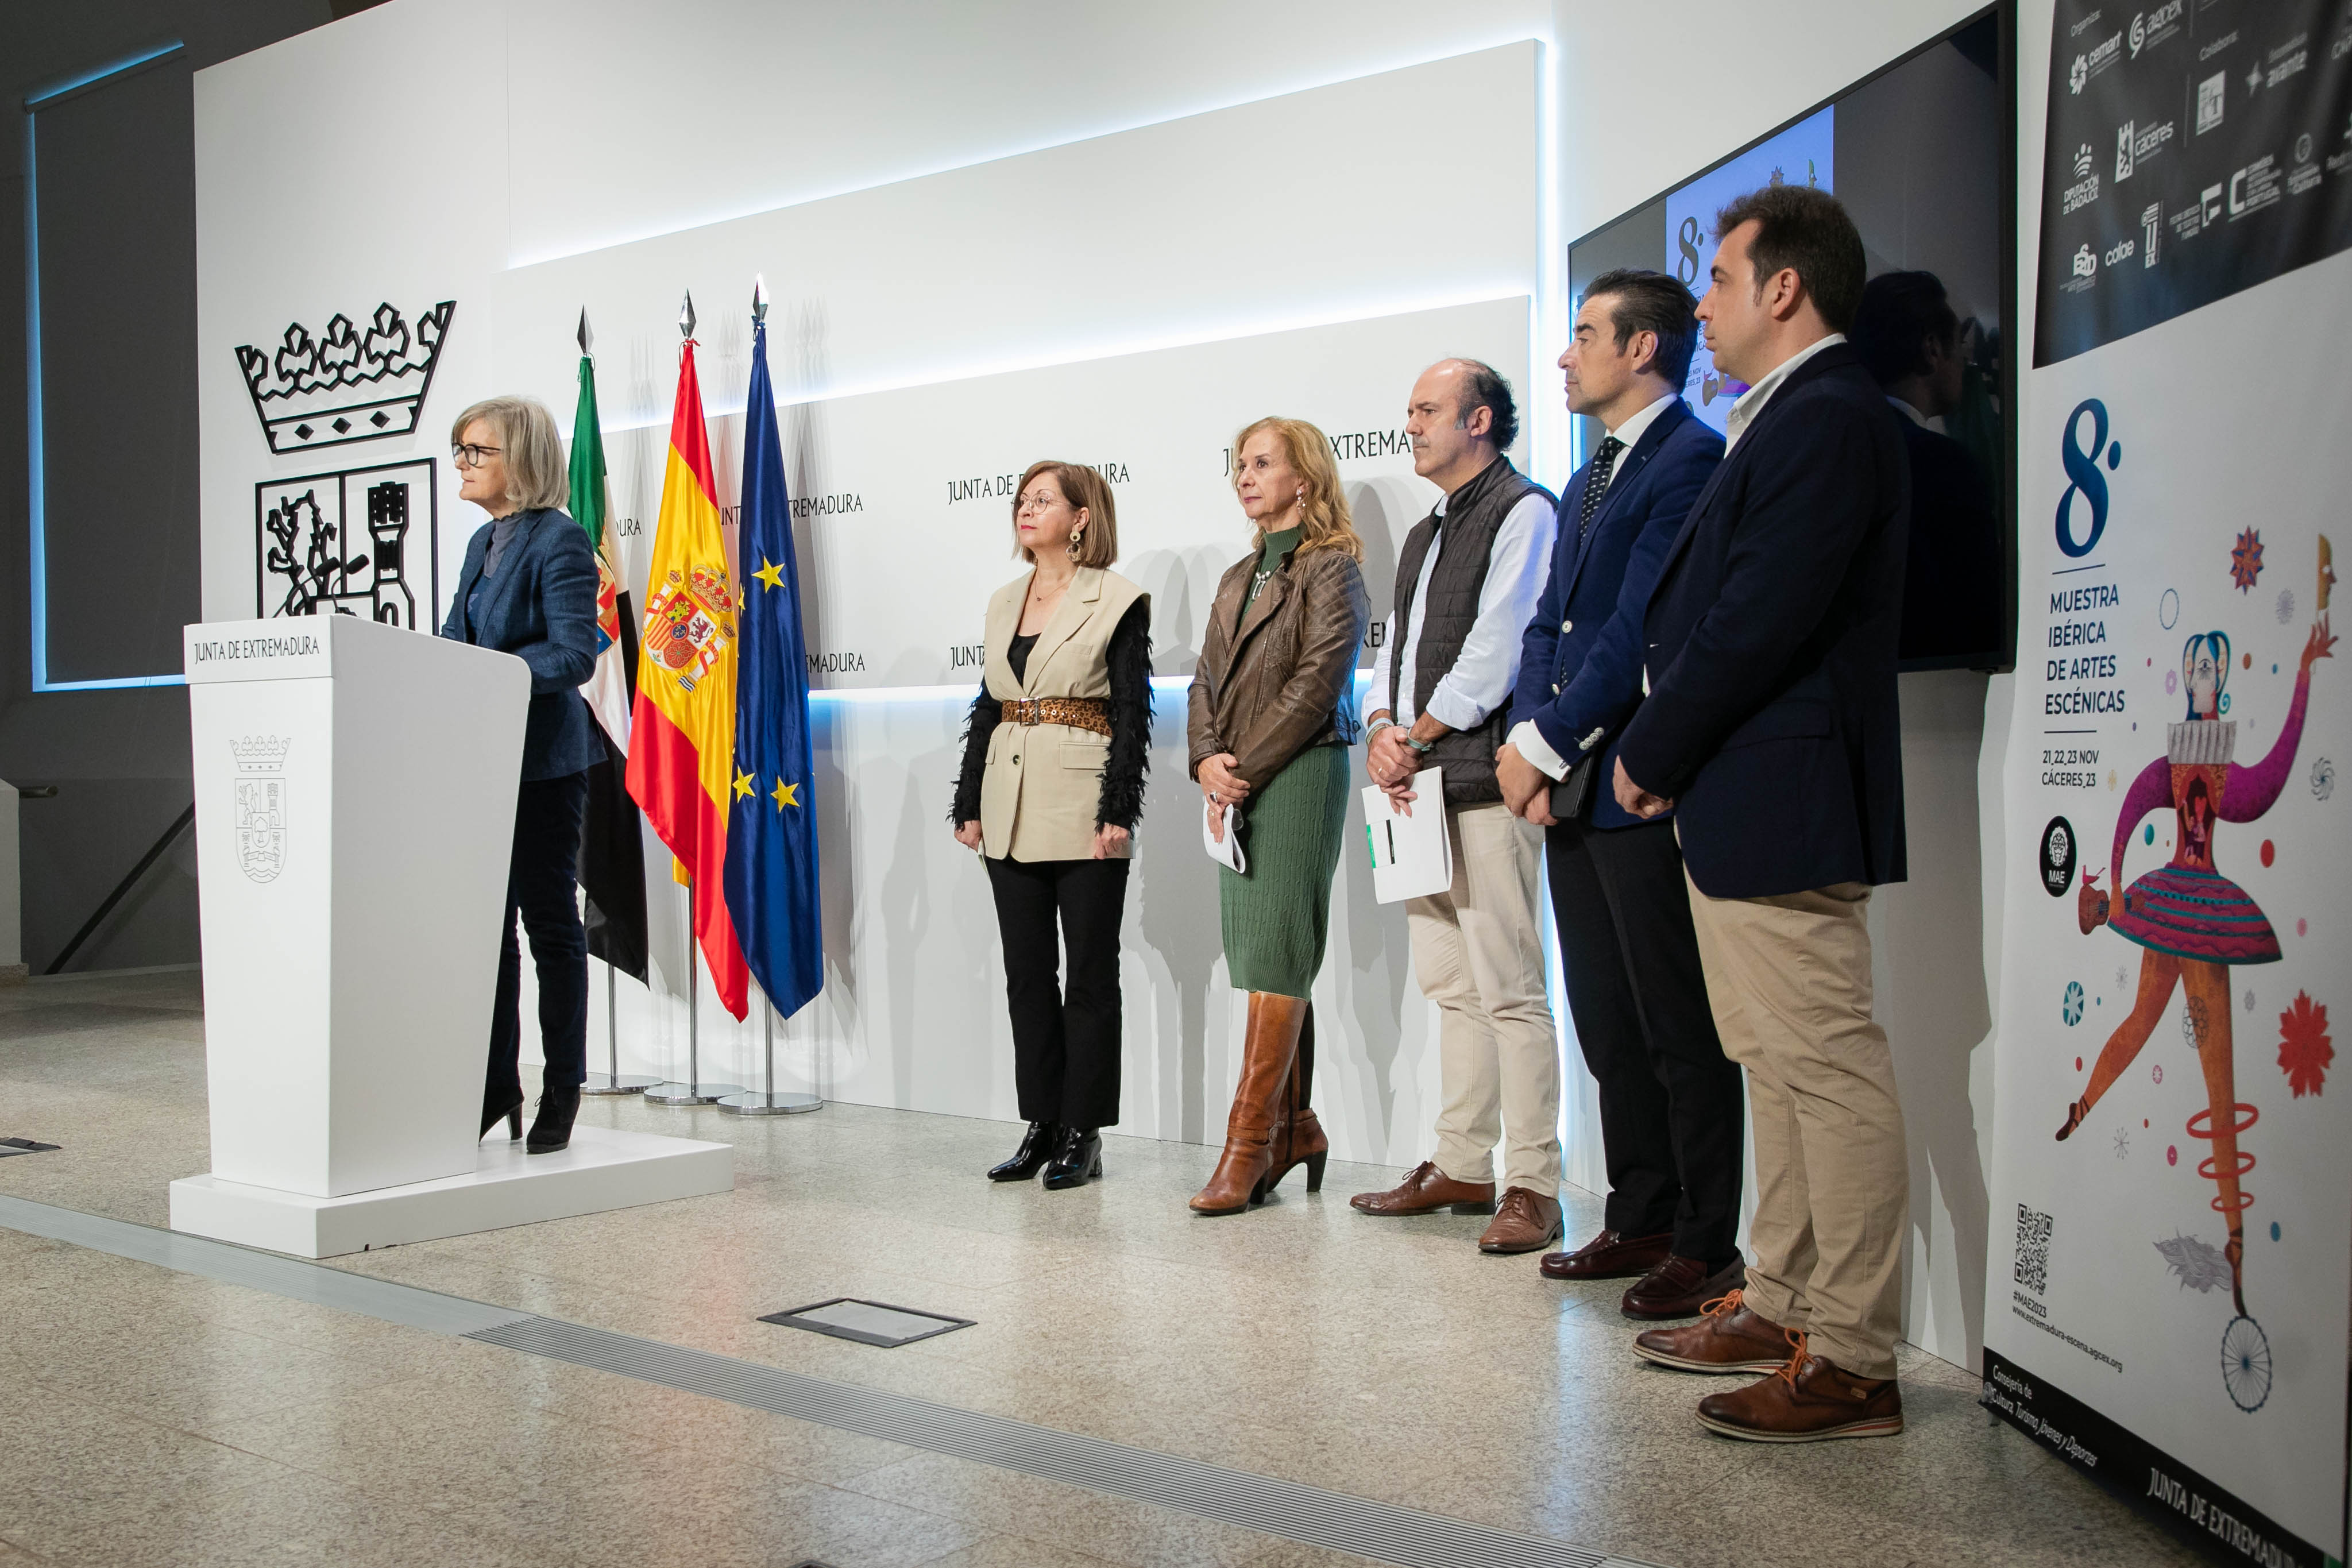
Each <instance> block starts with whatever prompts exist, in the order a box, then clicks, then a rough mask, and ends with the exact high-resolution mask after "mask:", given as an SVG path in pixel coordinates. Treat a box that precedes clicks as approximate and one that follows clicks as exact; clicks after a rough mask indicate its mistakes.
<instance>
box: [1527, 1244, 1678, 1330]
mask: <svg viewBox="0 0 2352 1568" xmlns="http://www.w3.org/2000/svg"><path fill="white" fill-rule="evenodd" d="M1674 1242H1675V1238H1674V1236H1673V1234H1672V1233H1671V1232H1668V1233H1666V1234H1664V1235H1660V1236H1627V1235H1626V1234H1625V1233H1624V1232H1622V1231H1617V1230H1604V1231H1602V1232H1601V1234H1600V1235H1599V1236H1596V1237H1593V1238H1592V1239H1591V1241H1588V1242H1586V1243H1585V1244H1584V1245H1583V1246H1582V1247H1578V1248H1577V1249H1576V1250H1575V1251H1574V1252H1547V1253H1545V1254H1544V1256H1543V1261H1542V1262H1541V1263H1538V1265H1536V1267H1537V1268H1540V1269H1542V1270H1543V1276H1544V1278H1545V1279H1640V1278H1641V1277H1642V1276H1643V1275H1644V1274H1647V1273H1649V1272H1650V1271H1651V1270H1652V1269H1654V1268H1657V1266H1658V1265H1659V1264H1661V1263H1664V1261H1665V1260H1666V1258H1667V1255H1668V1254H1669V1253H1671V1252H1672V1251H1673V1250H1674ZM1718 1294H1720V1292H1718ZM1692 1310H1694V1311H1696V1310H1697V1309H1696V1308H1694V1309H1692Z"/></svg>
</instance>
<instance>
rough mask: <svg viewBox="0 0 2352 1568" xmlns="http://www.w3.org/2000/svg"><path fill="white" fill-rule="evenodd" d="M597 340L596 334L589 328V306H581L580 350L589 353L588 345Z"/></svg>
mask: <svg viewBox="0 0 2352 1568" xmlns="http://www.w3.org/2000/svg"><path fill="white" fill-rule="evenodd" d="M595 341H596V334H595V333H593V332H592V331H589V330H588V307H587V306H585V305H583V306H581V307H580V352H581V353H583V354H585V353H588V345H589V344H591V343H593V342H595Z"/></svg>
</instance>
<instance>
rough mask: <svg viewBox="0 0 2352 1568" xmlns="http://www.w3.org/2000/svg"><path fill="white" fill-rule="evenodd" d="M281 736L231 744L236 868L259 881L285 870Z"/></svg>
mask: <svg viewBox="0 0 2352 1568" xmlns="http://www.w3.org/2000/svg"><path fill="white" fill-rule="evenodd" d="M293 743H294V742H292V741H291V740H289V739H287V738H285V737H283V736H278V735H240V736H238V737H237V738H236V740H233V741H231V742H229V743H228V749H229V754H230V756H231V757H232V758H233V759H234V760H235V761H236V863H237V864H238V865H239V866H240V867H242V868H244V870H245V874H246V875H247V877H249V878H251V879H253V880H254V881H257V882H274V881H276V880H278V873H279V872H280V871H283V870H284V869H285V868H286V753H287V752H288V751H289V749H291V748H292V746H293Z"/></svg>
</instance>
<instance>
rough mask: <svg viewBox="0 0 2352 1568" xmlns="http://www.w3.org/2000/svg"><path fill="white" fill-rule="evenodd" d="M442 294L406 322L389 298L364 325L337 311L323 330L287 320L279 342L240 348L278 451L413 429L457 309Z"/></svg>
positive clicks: (242, 366) (258, 411)
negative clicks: (363, 327) (272, 346)
mask: <svg viewBox="0 0 2352 1568" xmlns="http://www.w3.org/2000/svg"><path fill="white" fill-rule="evenodd" d="M456 312H457V301H456V300H442V301H441V302H440V303H439V304H437V305H436V306H434V307H433V308H432V309H431V310H426V311H425V312H423V313H422V314H421V315H419V316H418V317H417V319H416V325H415V328H414V329H413V330H412V329H411V328H410V326H409V324H408V321H406V319H405V318H404V317H403V316H402V315H401V313H400V311H399V310H397V309H395V308H394V306H393V305H392V304H391V303H390V302H389V301H387V302H386V303H384V304H381V305H378V306H377V307H376V308H375V314H374V316H373V317H372V318H371V319H370V321H369V323H368V326H367V329H366V330H365V331H362V330H360V329H359V328H358V327H356V326H354V325H353V324H352V319H351V318H350V317H349V316H345V315H341V314H338V315H336V316H335V318H334V319H333V320H331V321H329V322H328V323H327V325H326V330H325V331H321V332H320V334H319V335H318V336H317V337H315V338H314V337H312V336H311V335H310V329H308V328H307V327H305V326H303V325H302V323H301V322H299V321H293V322H289V323H288V325H287V328H286V335H285V337H284V339H283V340H282V341H281V342H279V344H278V347H277V348H275V349H257V348H255V347H253V346H252V345H251V344H249V343H248V344H244V345H241V346H239V348H238V349H237V351H236V363H237V368H238V370H239V371H241V372H242V373H243V374H244V375H245V387H246V391H247V393H249V394H250V395H252V398H253V412H254V415H255V416H256V417H257V418H258V419H259V420H260V421H261V433H262V435H263V436H264V437H267V438H268V442H269V449H270V450H271V451H273V452H278V453H286V452H304V451H309V450H310V449H311V448H312V447H340V446H342V445H344V444H345V443H346V442H351V441H376V440H385V439H389V438H391V437H395V436H407V435H413V434H414V433H415V430H416V421H417V417H418V416H419V415H420V414H421V413H422V412H423V410H424V407H425V394H426V393H427V392H429V391H431V390H432V386H433V369H434V366H435V365H436V364H438V363H440V359H441V345H442V343H443V342H445V341H446V338H447V335H448V331H449V318H450V317H451V316H452V315H454V314H455V313H456Z"/></svg>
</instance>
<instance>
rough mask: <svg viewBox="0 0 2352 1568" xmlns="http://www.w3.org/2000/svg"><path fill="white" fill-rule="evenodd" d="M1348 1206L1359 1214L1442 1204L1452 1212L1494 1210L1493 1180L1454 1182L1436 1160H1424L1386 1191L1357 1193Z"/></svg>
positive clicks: (1430, 1209) (1429, 1209)
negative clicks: (1440, 1168)
mask: <svg viewBox="0 0 2352 1568" xmlns="http://www.w3.org/2000/svg"><path fill="white" fill-rule="evenodd" d="M1348 1206H1349V1208H1351V1209H1354V1210H1355V1211H1356V1212H1357V1213H1358V1214H1377V1215H1405V1214H1435V1213H1436V1212H1437V1211H1438V1210H1439V1209H1442V1208H1451V1209H1452V1210H1453V1211H1454V1213H1455V1214H1493V1213H1494V1212H1495V1184H1494V1183H1492V1182H1457V1181H1455V1180H1454V1178H1453V1177H1451V1176H1449V1175H1447V1174H1446V1173H1444V1172H1443V1171H1441V1170H1439V1169H1438V1168H1437V1162H1436V1161H1434V1160H1423V1162H1422V1163H1420V1164H1418V1165H1415V1166H1414V1167H1413V1168H1412V1173H1411V1174H1410V1175H1408V1176H1406V1177H1405V1179H1404V1180H1403V1181H1402V1182H1399V1183H1398V1184H1396V1185H1395V1186H1393V1187H1391V1188H1390V1189H1389V1190H1388V1191H1387V1192H1384V1193H1358V1194H1356V1195H1355V1196H1354V1197H1352V1198H1349V1200H1348Z"/></svg>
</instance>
